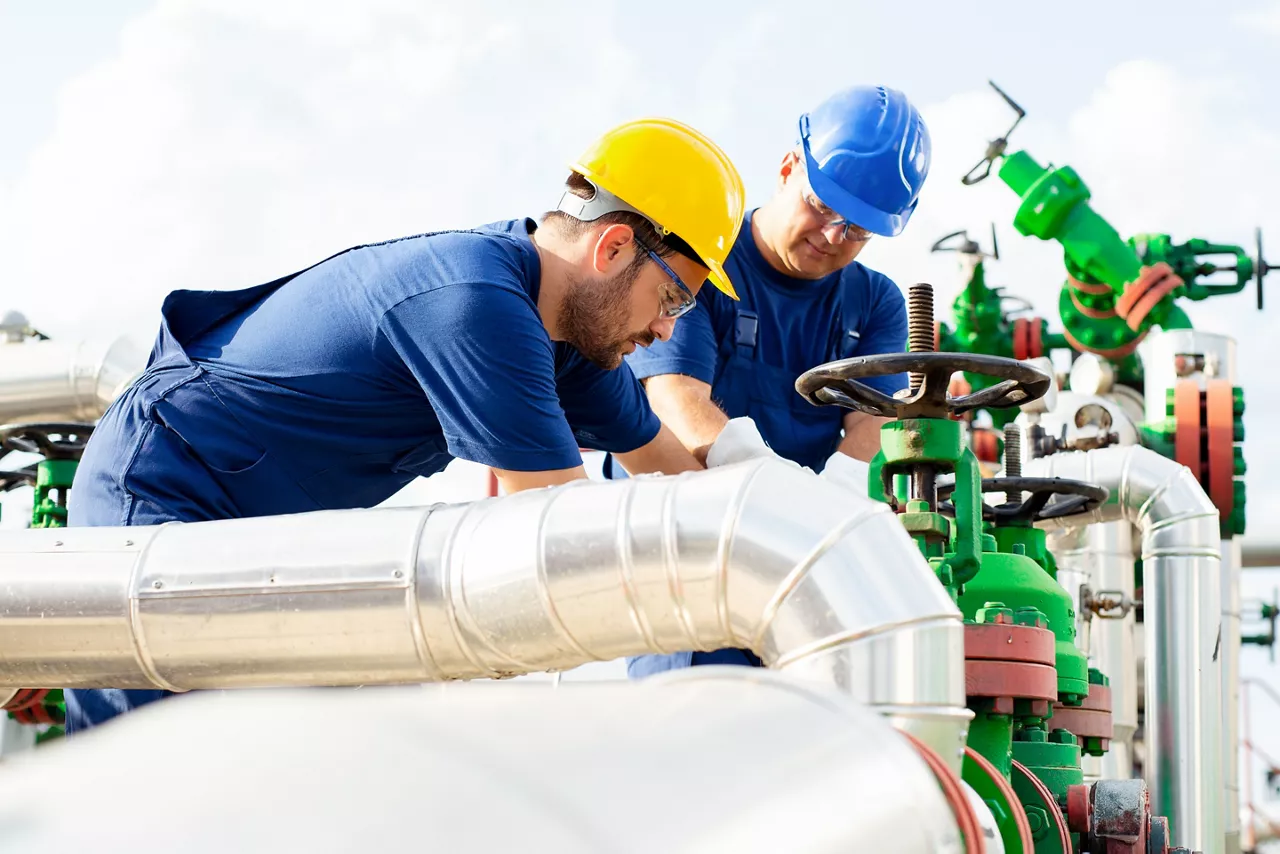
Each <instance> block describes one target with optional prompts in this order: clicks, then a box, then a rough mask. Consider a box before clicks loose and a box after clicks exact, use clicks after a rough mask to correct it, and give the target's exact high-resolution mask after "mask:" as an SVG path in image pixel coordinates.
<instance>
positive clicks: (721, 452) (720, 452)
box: [707, 416, 795, 469]
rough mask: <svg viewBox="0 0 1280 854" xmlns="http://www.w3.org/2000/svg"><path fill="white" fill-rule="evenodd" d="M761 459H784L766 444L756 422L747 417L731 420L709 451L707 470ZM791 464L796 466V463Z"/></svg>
mask: <svg viewBox="0 0 1280 854" xmlns="http://www.w3.org/2000/svg"><path fill="white" fill-rule="evenodd" d="M760 457H773V458H775V459H779V460H780V459H782V457H779V456H778V454H777V453H776V452H775V451H774V450H773V449H772V448H770V447H769V446H768V445H766V444H765V442H764V437H763V436H761V435H760V429H759V428H758V427H756V422H754V421H752V420H751V419H750V418H747V417H745V416H744V417H742V418H730V419H729V423H728V424H726V425H724V429H723V430H721V431H720V435H719V436H717V437H716V440H715V441H714V442H712V443H711V447H710V448H709V449H708V450H707V468H709V469H713V468H716V467H717V466H727V465H732V464H733V463H741V462H745V461H746V460H755V459H759V458H760ZM787 462H790V460H788V461H787ZM791 464H792V465H795V463H791Z"/></svg>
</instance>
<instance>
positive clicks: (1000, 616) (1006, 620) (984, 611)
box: [974, 602, 1013, 626]
mask: <svg viewBox="0 0 1280 854" xmlns="http://www.w3.org/2000/svg"><path fill="white" fill-rule="evenodd" d="M974 620H975V621H976V622H979V623H993V624H997V625H1004V626H1011V625H1013V609H1012V608H1006V607H1005V606H1004V603H1003V602H988V603H986V604H985V605H983V606H982V607H981V608H979V609H978V612H977V613H976V614H974Z"/></svg>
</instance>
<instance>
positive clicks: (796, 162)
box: [778, 150, 801, 190]
mask: <svg viewBox="0 0 1280 854" xmlns="http://www.w3.org/2000/svg"><path fill="white" fill-rule="evenodd" d="M799 168H801V166H800V155H799V153H798V152H796V151H794V150H793V151H788V152H787V153H786V154H784V155H782V163H780V164H779V165H778V189H779V190H781V189H782V188H783V187H785V186H787V182H788V181H790V180H791V178H792V177H793V176H794V175H795V174H796V170H797V169H799Z"/></svg>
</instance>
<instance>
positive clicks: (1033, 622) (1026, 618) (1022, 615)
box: [1013, 605, 1049, 629]
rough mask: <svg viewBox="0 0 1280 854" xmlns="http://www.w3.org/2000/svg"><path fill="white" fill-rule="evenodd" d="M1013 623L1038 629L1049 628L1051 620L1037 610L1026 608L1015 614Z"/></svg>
mask: <svg viewBox="0 0 1280 854" xmlns="http://www.w3.org/2000/svg"><path fill="white" fill-rule="evenodd" d="M1013 622H1014V623H1016V624H1017V625H1019V626H1034V627H1035V628H1037V629H1047V628H1049V620H1048V618H1047V617H1045V615H1044V614H1042V613H1041V612H1040V611H1039V610H1037V609H1036V608H1033V607H1031V606H1029V605H1028V606H1025V607H1022V608H1019V609H1018V610H1017V611H1015V612H1014V616H1013Z"/></svg>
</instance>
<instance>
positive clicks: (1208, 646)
mask: <svg viewBox="0 0 1280 854" xmlns="http://www.w3.org/2000/svg"><path fill="white" fill-rule="evenodd" d="M1028 468H1029V469H1031V474H1032V476H1037V475H1038V476H1046V477H1065V478H1071V479H1074V480H1083V481H1088V482H1090V483H1096V484H1100V485H1102V486H1105V487H1107V489H1109V490H1110V493H1111V495H1110V497H1109V498H1108V500H1107V502H1106V503H1105V504H1104V505H1103V506H1102V507H1100V508H1098V509H1097V510H1096V511H1094V512H1093V513H1090V514H1082V515H1080V516H1075V517H1071V518H1067V519H1055V520H1050V521H1048V522H1046V523H1045V526H1046V527H1049V528H1067V527H1075V526H1078V525H1082V524H1089V523H1093V522H1116V521H1120V520H1128V521H1129V522H1131V523H1133V524H1134V525H1136V526H1137V527H1138V528H1139V529H1140V530H1141V532H1142V565H1143V588H1144V590H1143V599H1144V603H1143V613H1144V624H1145V632H1144V634H1145V636H1146V647H1147V649H1146V661H1147V674H1146V706H1145V708H1146V722H1147V735H1146V744H1147V750H1146V769H1145V773H1146V778H1147V785H1148V788H1149V789H1150V790H1151V799H1152V810H1153V812H1154V813H1155V814H1156V815H1164V816H1168V817H1169V821H1170V825H1171V827H1172V835H1173V841H1174V843H1175V844H1176V845H1182V846H1186V847H1189V848H1192V849H1196V850H1200V851H1204V852H1220V851H1222V850H1223V847H1224V838H1225V833H1226V822H1225V820H1224V817H1223V803H1224V802H1223V779H1222V777H1223V768H1224V764H1225V763H1224V761H1223V756H1222V725H1221V722H1222V703H1221V674H1220V671H1219V665H1218V655H1219V652H1220V647H1219V643H1220V641H1221V631H1222V629H1221V622H1222V609H1221V605H1220V590H1221V587H1220V584H1221V572H1220V566H1219V564H1220V559H1219V544H1218V543H1219V540H1218V511H1217V509H1216V508H1215V507H1214V506H1213V503H1212V502H1211V501H1209V498H1208V496H1206V495H1205V493H1204V490H1203V489H1201V487H1200V484H1199V483H1197V482H1196V479H1195V477H1194V476H1192V474H1191V472H1190V471H1189V470H1188V469H1187V468H1186V467H1185V466H1181V465H1179V464H1178V463H1176V462H1174V461H1172V460H1169V459H1166V458H1165V457H1162V456H1160V455H1159V454H1157V453H1155V452H1154V451H1149V450H1147V449H1146V448H1142V447H1139V446H1129V447H1111V448H1102V449H1100V450H1096V451H1087V452H1084V453H1078V452H1077V453H1069V454H1055V455H1053V456H1050V457H1045V458H1042V459H1039V460H1035V461H1033V462H1032V463H1030V465H1029V466H1028Z"/></svg>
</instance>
